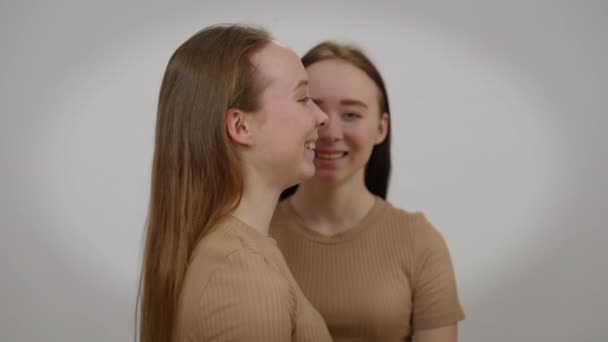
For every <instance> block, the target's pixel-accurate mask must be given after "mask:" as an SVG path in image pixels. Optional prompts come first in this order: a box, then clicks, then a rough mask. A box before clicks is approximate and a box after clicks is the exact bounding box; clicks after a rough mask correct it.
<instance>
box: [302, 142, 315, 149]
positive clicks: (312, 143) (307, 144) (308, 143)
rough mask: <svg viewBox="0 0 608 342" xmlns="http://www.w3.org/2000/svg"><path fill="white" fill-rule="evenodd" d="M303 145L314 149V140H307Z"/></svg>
mask: <svg viewBox="0 0 608 342" xmlns="http://www.w3.org/2000/svg"><path fill="white" fill-rule="evenodd" d="M304 147H306V148H307V149H309V150H314V149H315V142H314V141H310V142H307V143H306V144H305V145H304Z"/></svg>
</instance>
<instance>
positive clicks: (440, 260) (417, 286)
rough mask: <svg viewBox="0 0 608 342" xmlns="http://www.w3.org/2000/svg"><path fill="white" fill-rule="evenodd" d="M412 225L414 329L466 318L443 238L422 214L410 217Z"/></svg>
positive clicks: (451, 322)
mask: <svg viewBox="0 0 608 342" xmlns="http://www.w3.org/2000/svg"><path fill="white" fill-rule="evenodd" d="M409 225H410V229H411V232H412V236H413V238H414V241H413V243H414V265H413V269H414V274H413V288H412V298H413V300H412V301H413V312H412V324H413V327H412V328H413V330H414V331H416V330H425V329H434V328H440V327H443V326H447V325H451V324H454V323H456V322H458V321H460V320H462V319H464V312H463V310H462V307H461V305H460V301H459V298H458V291H457V286H456V277H455V274H454V268H453V266H452V260H451V257H450V253H449V250H448V247H447V245H446V243H445V240H444V238H443V236H442V235H441V234H440V233H439V231H437V229H435V227H433V226H432V225H431V223H430V222H429V221H428V220H427V219H426V217H425V216H424V215H423V214H421V213H414V214H411V215H410V218H409Z"/></svg>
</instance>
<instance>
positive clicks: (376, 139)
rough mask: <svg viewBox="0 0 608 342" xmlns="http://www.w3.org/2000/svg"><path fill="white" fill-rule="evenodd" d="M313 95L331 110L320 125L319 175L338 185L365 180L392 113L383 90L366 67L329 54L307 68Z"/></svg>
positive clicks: (318, 179) (329, 182) (331, 183)
mask: <svg viewBox="0 0 608 342" xmlns="http://www.w3.org/2000/svg"><path fill="white" fill-rule="evenodd" d="M306 70H307V72H308V77H309V78H310V94H311V97H312V98H313V100H314V101H315V103H317V105H318V106H319V107H320V108H321V109H322V110H323V111H324V112H325V113H326V114H327V115H328V118H329V119H328V121H327V123H326V124H325V125H324V126H322V127H321V128H320V129H319V139H318V141H317V144H316V147H317V155H316V158H315V166H316V174H315V180H317V181H321V182H323V183H325V184H327V185H336V184H342V183H344V182H347V181H349V180H351V179H353V178H356V179H357V180H358V179H359V178H360V179H361V182H362V181H363V176H364V171H365V165H366V164H367V162H368V160H369V158H370V155H371V153H372V149H373V148H374V146H375V145H376V144H379V143H381V142H382V141H383V140H384V138H385V137H386V133H387V127H388V115H387V114H385V113H380V107H379V100H378V99H379V90H378V87H377V86H376V84H375V83H374V82H373V81H372V79H370V78H369V77H368V76H367V74H365V73H364V72H363V71H362V70H360V69H358V68H357V67H355V66H353V65H352V64H350V63H348V62H345V61H342V60H339V59H328V60H323V61H320V62H316V63H313V64H311V65H309V66H308V68H307V69H306Z"/></svg>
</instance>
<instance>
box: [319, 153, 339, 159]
mask: <svg viewBox="0 0 608 342" xmlns="http://www.w3.org/2000/svg"><path fill="white" fill-rule="evenodd" d="M343 155H344V153H343V152H336V153H319V152H317V158H319V159H339V158H341V157H342V156H343Z"/></svg>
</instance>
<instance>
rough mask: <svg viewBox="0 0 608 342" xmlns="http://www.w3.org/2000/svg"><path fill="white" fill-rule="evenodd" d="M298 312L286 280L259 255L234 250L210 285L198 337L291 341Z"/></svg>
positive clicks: (220, 341)
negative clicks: (294, 318) (294, 320)
mask: <svg viewBox="0 0 608 342" xmlns="http://www.w3.org/2000/svg"><path fill="white" fill-rule="evenodd" d="M294 312H295V301H294V297H293V295H292V292H291V289H290V287H289V283H288V282H287V281H286V279H285V278H284V277H283V276H282V275H281V274H279V273H278V272H277V271H276V270H275V269H274V268H273V267H271V265H269V264H268V263H267V261H266V259H264V257H263V256H261V255H260V254H257V253H255V252H249V251H239V252H235V253H233V254H232V255H231V256H230V257H229V258H228V260H227V261H226V263H225V264H224V265H222V266H221V268H219V269H218V270H216V271H215V272H214V273H213V275H212V277H211V278H210V280H209V281H208V283H207V284H206V286H205V289H204V291H203V295H202V298H201V302H200V308H199V310H198V315H199V317H198V326H199V329H198V330H199V331H198V333H197V335H198V336H199V337H200V339H198V341H210V342H211V341H213V342H223V341H269V342H274V341H290V340H291V335H292V331H293V317H294Z"/></svg>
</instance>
